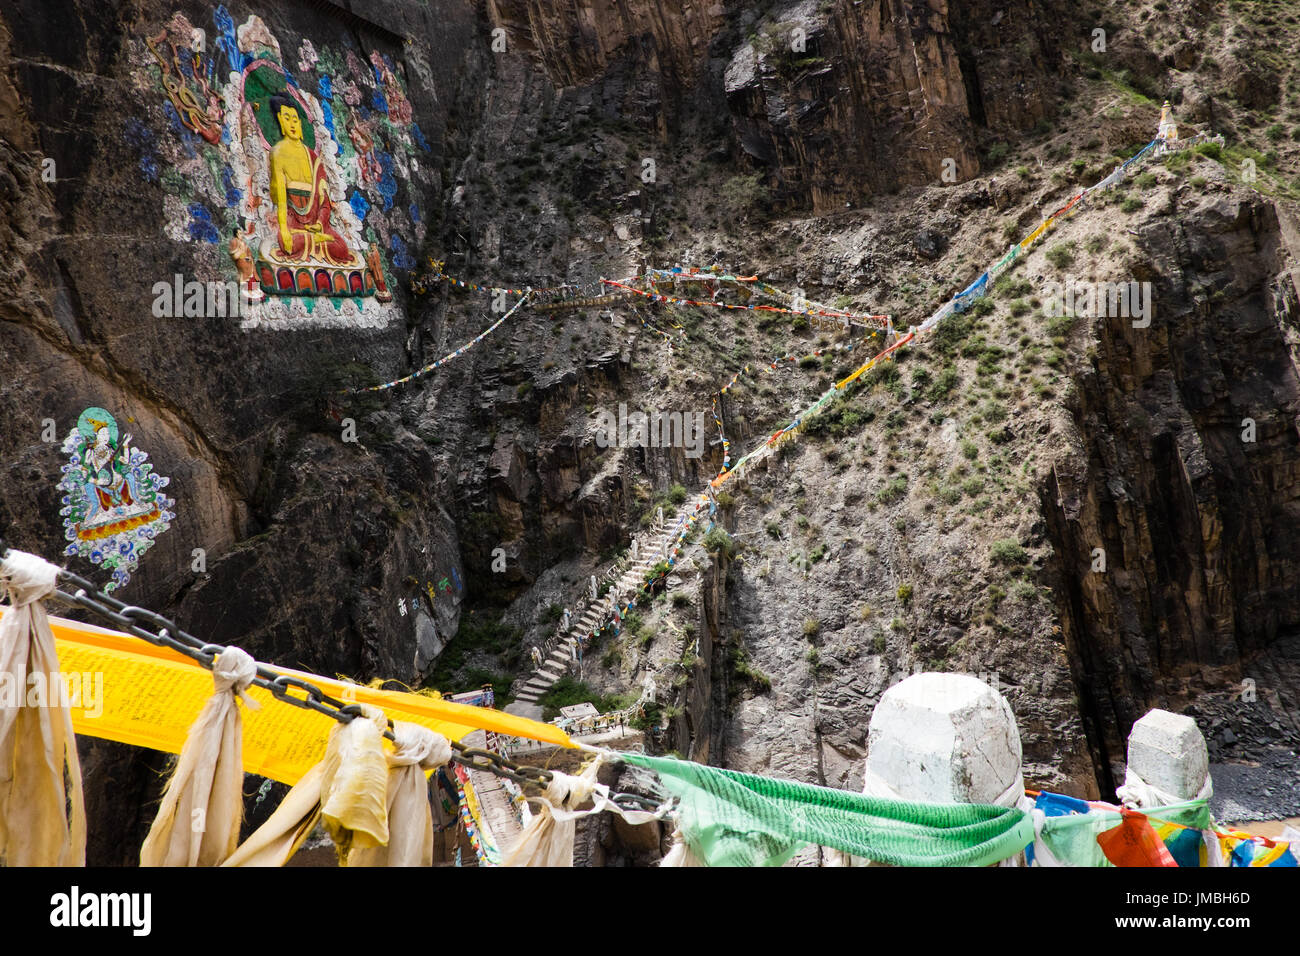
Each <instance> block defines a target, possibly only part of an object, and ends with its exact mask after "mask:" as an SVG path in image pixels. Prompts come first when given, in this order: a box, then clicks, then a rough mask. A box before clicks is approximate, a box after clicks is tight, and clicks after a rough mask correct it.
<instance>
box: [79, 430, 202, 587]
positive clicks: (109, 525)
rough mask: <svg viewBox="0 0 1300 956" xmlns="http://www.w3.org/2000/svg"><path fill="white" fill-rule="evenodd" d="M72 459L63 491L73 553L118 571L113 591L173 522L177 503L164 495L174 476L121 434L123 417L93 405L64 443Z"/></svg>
mask: <svg viewBox="0 0 1300 956" xmlns="http://www.w3.org/2000/svg"><path fill="white" fill-rule="evenodd" d="M63 452H64V454H66V455H67V456H68V463H67V464H65V465H64V466H63V469H62V471H63V478H62V480H60V482H59V489H60V490H61V491H63V492H64V495H63V497H62V499H61V501H62V504H63V508H62V510H61V511H60V512H59V513H60V514H61V515H62V516H63V519H64V521H63V526H64V532H65V536H66V537H67V539H68V541H69V542H71V543H70V544H69V545H68V546H67V548H66V549H65V550H64V554H66V555H68V556H69V557H78V556H79V557H83V558H86V559H87V560H89V561H90V562H91V563H92V564H98V565H102V566H103V567H104V568H106V569H108V570H111V571H112V572H113V580H112V582H111V583H109V584H107V585H106V586H105V588H104V590H106V591H111V590H113V589H114V588H119V587H122V586H124V585H125V584H126V583H127V581H129V580H130V579H131V572H132V571H134V570H135V569H136V567H137V565H138V564H139V562H140V558H141V557H142V556H143V555H144V553H145V552H146V551H148V550H149V549H150V548H151V547H153V543H154V539H155V538H156V537H157V536H158V535H160V534H162V533H163V532H164V531H166V530H167V529H168V528H169V527H170V526H171V520H172V519H173V518H175V517H176V516H175V515H174V514H173V513H172V512H171V511H170V510H169V509H170V508H172V506H173V505H174V504H175V503H174V502H173V501H172V499H170V498H168V497H167V496H166V495H163V494H161V493H160V492H161V489H163V488H165V487H166V486H167V485H168V483H169V482H170V480H171V479H169V478H164V477H162V476H161V475H158V474H155V473H154V470H153V466H152V465H150V464H149V456H148V455H147V454H145V453H144V452H143V451H141V450H140V449H138V448H136V447H134V446H133V445H132V444H131V434H130V433H129V432H128V433H126V434H120V433H119V430H118V426H117V419H116V418H114V417H113V415H112V414H110V413H109V412H107V411H105V410H104V409H102V408H97V407H92V408H87V409H86V410H85V411H83V412H82V413H81V417H80V418H78V419H77V427H76V428H74V429H73V430H72V431H71V432H69V433H68V437H67V438H66V439H65V440H64V442H63Z"/></svg>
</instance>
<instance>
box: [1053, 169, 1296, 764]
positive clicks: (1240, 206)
mask: <svg viewBox="0 0 1300 956" xmlns="http://www.w3.org/2000/svg"><path fill="white" fill-rule="evenodd" d="M1162 213H1163V214H1162V215H1160V216H1159V217H1158V218H1155V219H1152V220H1150V221H1149V222H1148V223H1147V224H1146V225H1145V226H1144V227H1143V228H1142V229H1141V230H1140V231H1139V234H1138V239H1137V242H1136V247H1137V248H1136V252H1135V255H1134V259H1133V262H1132V265H1133V267H1134V268H1133V272H1134V274H1140V275H1142V276H1143V281H1150V282H1152V284H1153V287H1154V293H1155V298H1154V302H1155V318H1154V319H1153V320H1152V322H1151V326H1150V328H1134V322H1135V321H1136V322H1138V324H1140V321H1141V320H1127V319H1123V318H1118V317H1117V318H1116V319H1112V320H1109V321H1107V322H1105V323H1101V324H1098V325H1097V326H1096V327H1094V328H1093V329H1092V330H1091V335H1093V336H1094V337H1095V343H1096V344H1095V348H1094V350H1092V351H1090V352H1089V356H1090V358H1089V361H1088V362H1086V363H1084V364H1083V365H1082V366H1081V367H1080V369H1079V371H1078V374H1077V375H1076V377H1075V383H1076V386H1077V390H1076V391H1075V392H1074V393H1073V394H1074V396H1075V397H1074V400H1073V401H1072V402H1071V403H1070V407H1071V412H1072V416H1073V424H1074V429H1073V433H1072V434H1071V435H1070V436H1069V442H1070V454H1068V455H1067V456H1065V457H1063V458H1062V460H1061V461H1060V462H1059V463H1058V464H1057V466H1056V467H1055V468H1054V470H1053V473H1052V476H1051V478H1050V479H1049V481H1048V482H1047V483H1046V485H1045V486H1044V489H1043V491H1044V493H1043V505H1044V512H1045V515H1046V516H1047V519H1048V522H1049V524H1050V526H1051V536H1052V538H1053V541H1054V542H1055V543H1056V545H1057V550H1056V561H1057V562H1058V564H1057V567H1056V569H1055V570H1056V571H1057V574H1058V576H1059V581H1060V584H1061V589H1062V596H1063V597H1064V598H1065V599H1066V603H1065V605H1064V607H1063V610H1064V611H1065V613H1063V614H1062V623H1063V626H1064V627H1065V632H1066V636H1067V640H1068V642H1069V644H1070V647H1071V650H1072V657H1073V660H1074V661H1075V665H1076V666H1075V669H1076V677H1077V680H1078V683H1079V687H1080V691H1081V700H1082V702H1083V704H1084V706H1085V716H1086V719H1087V720H1088V722H1089V724H1090V730H1091V733H1090V739H1092V740H1093V742H1094V754H1095V756H1096V757H1097V764H1098V767H1099V769H1100V770H1101V771H1102V772H1103V773H1105V772H1109V771H1111V770H1112V769H1113V768H1116V767H1119V768H1122V764H1123V753H1124V751H1123V740H1124V736H1123V728H1126V727H1129V726H1131V724H1132V723H1133V721H1134V720H1136V719H1137V718H1138V717H1140V716H1141V715H1142V714H1143V713H1144V712H1145V711H1146V709H1147V708H1149V707H1151V706H1161V707H1174V708H1177V707H1180V706H1182V705H1183V704H1185V703H1186V702H1188V701H1189V700H1192V699H1193V698H1195V696H1196V695H1197V694H1198V693H1199V692H1203V691H1205V690H1207V689H1212V688H1214V687H1216V686H1221V685H1223V684H1239V683H1240V682H1241V681H1242V679H1243V678H1245V677H1250V676H1251V673H1252V668H1251V666H1250V665H1249V664H1248V663H1247V662H1248V661H1251V660H1252V659H1254V658H1257V657H1258V656H1259V653H1260V652H1261V651H1263V650H1264V649H1266V648H1268V647H1269V646H1270V645H1272V644H1273V643H1274V642H1275V641H1277V640H1278V638H1279V637H1280V636H1284V635H1286V634H1289V633H1292V632H1294V630H1295V628H1296V625H1297V620H1296V613H1297V612H1296V609H1295V607H1294V601H1292V599H1291V594H1292V589H1293V584H1292V582H1293V581H1294V580H1295V574H1296V569H1295V567H1294V564H1295V562H1296V560H1297V557H1298V556H1297V553H1296V551H1295V548H1294V544H1293V542H1294V541H1295V538H1296V526H1295V524H1296V520H1297V508H1296V490H1297V478H1298V477H1300V472H1298V471H1297V469H1298V467H1300V459H1298V458H1297V455H1298V453H1300V447H1298V446H1300V436H1297V432H1296V425H1295V423H1296V411H1297V402H1298V400H1300V392H1298V391H1297V386H1298V385H1300V382H1298V381H1297V377H1296V369H1295V364H1294V361H1293V359H1292V356H1291V352H1290V349H1289V348H1288V344H1287V337H1288V334H1289V332H1288V330H1289V329H1291V328H1293V323H1294V318H1293V317H1294V316H1295V314H1296V307H1297V302H1296V287H1295V285H1294V283H1293V281H1292V278H1291V275H1290V274H1289V272H1284V271H1283V264H1282V262H1281V261H1280V258H1279V257H1280V256H1281V255H1284V254H1285V249H1283V248H1280V246H1281V244H1282V238H1281V233H1280V229H1279V224H1278V221H1277V214H1276V212H1275V211H1274V209H1273V207H1272V205H1271V204H1269V203H1267V202H1263V201H1260V200H1258V199H1252V198H1248V197H1244V196H1241V195H1239V194H1233V193H1231V192H1227V191H1226V190H1225V191H1224V192H1219V191H1213V192H1210V193H1209V194H1207V195H1197V194H1196V193H1195V191H1193V190H1192V189H1191V188H1190V187H1183V188H1182V189H1180V190H1178V192H1177V193H1176V194H1175V195H1174V197H1173V198H1172V200H1171V202H1170V205H1169V207H1167V208H1165V209H1163V210H1162ZM1285 692H1286V693H1287V694H1288V696H1289V694H1290V693H1291V691H1290V689H1287V690H1286V691H1285Z"/></svg>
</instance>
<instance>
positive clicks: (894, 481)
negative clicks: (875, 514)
mask: <svg viewBox="0 0 1300 956" xmlns="http://www.w3.org/2000/svg"><path fill="white" fill-rule="evenodd" d="M906 492H907V479H906V478H904V477H903V476H902V475H898V476H895V477H894V478H891V479H890V480H889V481H888V482H886V483H885V485H884V487H883V488H881V489H880V490H879V491H877V492H876V500H877V501H879V502H880V503H881V504H882V505H887V504H892V503H893V502H895V501H897V500H898V499H899V498H901V497H903V495H904V494H905V493H906Z"/></svg>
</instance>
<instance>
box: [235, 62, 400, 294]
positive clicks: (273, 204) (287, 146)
mask: <svg viewBox="0 0 1300 956" xmlns="http://www.w3.org/2000/svg"><path fill="white" fill-rule="evenodd" d="M268 52H269V51H268ZM242 87H243V90H242V104H241V107H240V122H239V129H240V140H241V141H242V143H243V145H244V149H243V150H242V153H243V157H244V158H245V159H246V160H247V166H246V167H245V168H246V169H247V170H248V172H247V175H248V177H249V180H248V181H249V191H248V194H247V195H248V214H249V215H251V217H252V219H253V223H252V225H253V227H254V232H255V233H256V235H257V236H258V240H259V241H258V242H257V245H256V251H257V255H256V262H255V264H254V267H255V272H256V276H257V281H258V284H259V285H260V286H261V290H262V291H263V292H264V293H266V294H268V295H272V296H294V297H302V296H321V297H325V296H328V297H331V298H344V299H348V298H350V299H364V298H372V297H373V298H375V299H377V300H379V301H380V302H387V301H389V300H390V299H391V298H392V295H391V293H389V291H388V288H387V283H386V282H385V281H384V278H383V265H382V263H380V261H379V257H378V255H370V254H369V252H370V250H368V249H367V245H366V243H365V241H364V240H363V239H362V238H361V235H360V233H361V227H360V223H359V222H358V221H357V217H356V215H355V213H354V210H353V209H352V208H351V207H350V206H349V205H348V203H346V202H343V201H342V200H341V199H340V197H341V196H342V195H343V193H344V191H345V189H346V183H347V177H346V175H345V174H344V172H343V170H342V169H341V168H340V167H339V147H338V143H337V142H336V141H335V140H334V138H333V131H332V130H331V129H330V128H329V127H328V126H326V125H325V124H324V123H323V122H322V116H321V114H322V110H321V108H320V105H319V103H318V101H316V100H314V99H312V98H311V97H310V95H309V94H307V93H305V92H304V91H302V90H301V89H300V88H299V87H297V86H296V85H295V84H294V83H293V82H292V81H291V80H290V78H289V77H288V76H287V74H285V72H284V70H283V68H282V67H280V65H279V64H278V63H277V62H274V61H272V60H271V59H269V58H266V57H261V58H258V59H255V60H253V61H252V62H250V63H249V64H248V65H247V66H246V67H245V69H244V71H243V82H242Z"/></svg>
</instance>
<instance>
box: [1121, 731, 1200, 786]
mask: <svg viewBox="0 0 1300 956" xmlns="http://www.w3.org/2000/svg"><path fill="white" fill-rule="evenodd" d="M1128 769H1129V771H1130V772H1131V773H1133V774H1136V775H1137V776H1138V777H1139V778H1140V779H1141V780H1142V782H1143V783H1145V784H1146V785H1147V786H1148V787H1151V788H1153V789H1155V790H1159V791H1162V792H1163V793H1166V794H1169V795H1170V796H1172V797H1173V798H1175V799H1177V800H1191V799H1194V798H1195V797H1196V796H1197V794H1199V793H1200V792H1201V789H1202V788H1203V787H1204V786H1205V782H1206V778H1207V777H1209V774H1210V757H1209V754H1208V753H1207V752H1206V749H1205V737H1203V736H1202V735H1201V730H1200V728H1199V727H1197V726H1196V721H1195V720H1193V719H1192V718H1191V717H1185V716H1183V715H1182V714H1171V713H1170V712H1169V711H1167V710H1152V711H1148V712H1147V714H1146V716H1145V717H1143V718H1142V719H1141V720H1139V721H1138V722H1137V723H1135V724H1134V725H1133V730H1132V731H1131V732H1130V733H1129V735H1128Z"/></svg>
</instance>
